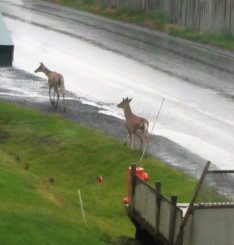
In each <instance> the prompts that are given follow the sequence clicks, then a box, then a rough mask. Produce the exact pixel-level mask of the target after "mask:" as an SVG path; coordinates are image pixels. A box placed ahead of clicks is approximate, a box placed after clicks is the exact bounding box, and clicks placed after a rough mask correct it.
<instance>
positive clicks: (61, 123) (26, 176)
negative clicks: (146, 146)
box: [0, 102, 196, 245]
mask: <svg viewBox="0 0 234 245" xmlns="http://www.w3.org/2000/svg"><path fill="white" fill-rule="evenodd" d="M139 159H140V154H139V152H138V151H133V152H131V151H130V148H129V147H125V146H123V144H122V142H121V141H120V140H118V139H115V138H113V137H110V136H108V135H105V134H103V133H101V132H99V131H97V130H94V129H89V128H86V127H83V126H81V125H79V124H77V123H76V122H73V121H70V120H64V119H62V118H61V117H60V116H58V115H46V114H43V113H41V112H39V111H37V110H34V109H31V108H27V107H23V106H19V105H14V104H11V103H6V102H0V200H1V202H0V215H1V220H0V244H3V245H4V244H6V245H8V244H10V245H15V244H19V245H21V244H24V245H27V244H44V245H45V244H49V245H51V244H66V245H67V244H82V245H83V244H91V245H92V244H98V245H99V244H104V243H105V242H106V241H109V240H110V239H112V238H114V237H117V236H120V235H126V236H134V227H133V225H132V224H131V222H130V220H129V219H128V217H127V215H126V211H125V206H124V204H123V198H124V197H125V196H126V193H127V185H126V184H127V171H128V167H129V166H130V164H131V163H132V162H135V163H137V162H138V161H139ZM143 165H144V167H145V170H146V172H148V173H149V175H150V177H151V180H150V183H151V184H152V185H153V186H154V183H155V181H158V180H159V181H161V182H162V192H163V193H164V194H165V195H167V196H168V197H169V198H170V195H172V194H178V201H179V202H188V201H189V200H190V198H191V195H192V192H193V189H194V186H195V184H196V181H195V180H193V179H191V178H190V177H188V176H186V175H185V174H184V173H182V172H180V171H177V170H175V169H172V168H171V167H169V166H167V165H165V164H163V163H162V162H160V161H158V160H156V159H154V158H152V157H149V158H147V159H144V160H143ZM27 168H28V169H27ZM99 175H102V177H103V182H102V183H101V184H100V189H99V191H98V184H97V180H96V178H97V176H99ZM50 178H52V179H53V180H54V183H52V182H51V181H50ZM78 189H80V190H81V194H82V199H83V205H84V210H85V215H86V219H87V226H85V225H84V223H83V220H82V216H81V210H80V206H79V202H78V195H77V190H78Z"/></svg>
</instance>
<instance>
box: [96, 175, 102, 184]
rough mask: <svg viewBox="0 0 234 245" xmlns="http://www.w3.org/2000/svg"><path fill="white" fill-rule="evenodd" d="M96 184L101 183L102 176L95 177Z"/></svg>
mask: <svg viewBox="0 0 234 245" xmlns="http://www.w3.org/2000/svg"><path fill="white" fill-rule="evenodd" d="M97 182H98V183H101V182H102V176H101V175H99V176H98V177H97Z"/></svg>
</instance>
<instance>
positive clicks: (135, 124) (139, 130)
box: [117, 97, 150, 155]
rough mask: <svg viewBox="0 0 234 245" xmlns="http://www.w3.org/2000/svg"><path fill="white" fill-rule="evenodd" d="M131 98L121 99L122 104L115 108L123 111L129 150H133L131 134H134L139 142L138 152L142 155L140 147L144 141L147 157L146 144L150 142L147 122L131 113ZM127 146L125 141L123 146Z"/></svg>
mask: <svg viewBox="0 0 234 245" xmlns="http://www.w3.org/2000/svg"><path fill="white" fill-rule="evenodd" d="M131 101H132V98H131V99H129V98H128V97H127V98H126V99H124V98H123V100H122V102H120V103H119V104H118V105H117V107H118V108H122V109H123V111H124V115H125V119H126V127H127V130H128V134H127V138H129V139H130V143H131V150H133V134H135V135H136V136H137V137H138V138H139V140H140V152H141V153H142V146H143V143H144V141H145V144H146V149H145V153H146V155H147V150H148V144H149V140H150V135H149V133H148V127H149V122H148V120H147V119H145V118H143V117H138V116H136V115H135V114H133V113H132V110H131V107H130V102H131ZM126 144H127V139H126V142H125V145H126Z"/></svg>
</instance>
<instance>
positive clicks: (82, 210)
mask: <svg viewBox="0 0 234 245" xmlns="http://www.w3.org/2000/svg"><path fill="white" fill-rule="evenodd" d="M78 196H79V200H80V208H81V213H82V217H83V220H84V223H85V225H86V219H85V213H84V208H83V203H82V199H81V193H80V190H78Z"/></svg>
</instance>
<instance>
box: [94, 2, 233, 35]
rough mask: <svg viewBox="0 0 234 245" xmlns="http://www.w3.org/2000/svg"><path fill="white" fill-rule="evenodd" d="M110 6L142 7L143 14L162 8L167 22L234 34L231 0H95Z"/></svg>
mask: <svg viewBox="0 0 234 245" xmlns="http://www.w3.org/2000/svg"><path fill="white" fill-rule="evenodd" d="M95 2H96V3H97V4H104V5H107V6H109V7H114V8H124V7H128V8H132V9H143V10H144V11H145V12H146V13H154V12H155V11H163V12H165V13H167V14H168V15H169V16H170V18H171V23H173V24H177V25H181V26H185V27H190V28H193V29H195V30H198V31H200V32H204V31H207V30H216V31H222V30H225V31H229V32H230V33H231V34H232V35H234V1H233V0H95Z"/></svg>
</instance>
